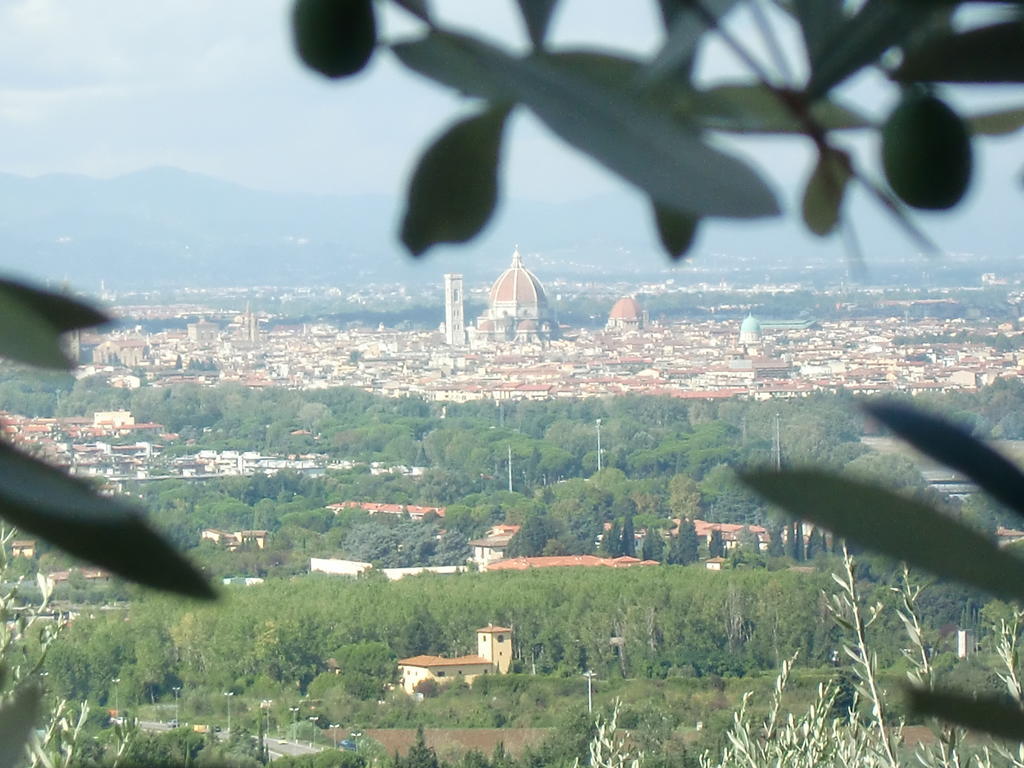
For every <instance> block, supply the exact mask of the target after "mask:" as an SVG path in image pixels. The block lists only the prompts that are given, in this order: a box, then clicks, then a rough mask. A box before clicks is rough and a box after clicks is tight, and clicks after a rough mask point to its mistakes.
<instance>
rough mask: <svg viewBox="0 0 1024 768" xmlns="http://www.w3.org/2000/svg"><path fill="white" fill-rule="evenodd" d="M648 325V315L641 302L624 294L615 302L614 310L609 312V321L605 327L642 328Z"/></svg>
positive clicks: (612, 329) (611, 328)
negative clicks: (645, 313) (641, 307)
mask: <svg viewBox="0 0 1024 768" xmlns="http://www.w3.org/2000/svg"><path fill="white" fill-rule="evenodd" d="M645 325H647V317H646V316H645V315H644V311H643V310H642V309H640V304H639V302H638V301H637V300H636V299H634V298H633V297H632V296H624V297H623V298H621V299H619V300H618V301H616V302H615V304H614V306H613V307H612V311H611V312H609V313H608V322H607V323H606V324H605V328H606V329H607V330H609V331H614V330H621V331H629V330H633V331H636V330H642V329H643V327H644V326H645Z"/></svg>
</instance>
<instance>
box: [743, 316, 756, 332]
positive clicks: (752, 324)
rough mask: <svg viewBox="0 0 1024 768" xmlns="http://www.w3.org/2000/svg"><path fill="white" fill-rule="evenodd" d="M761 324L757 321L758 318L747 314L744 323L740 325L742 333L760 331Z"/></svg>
mask: <svg viewBox="0 0 1024 768" xmlns="http://www.w3.org/2000/svg"><path fill="white" fill-rule="evenodd" d="M760 332H761V324H760V323H759V322H757V318H756V317H754V316H753V315H747V316H746V317H745V318H744V319H743V324H742V325H741V326H740V333H760Z"/></svg>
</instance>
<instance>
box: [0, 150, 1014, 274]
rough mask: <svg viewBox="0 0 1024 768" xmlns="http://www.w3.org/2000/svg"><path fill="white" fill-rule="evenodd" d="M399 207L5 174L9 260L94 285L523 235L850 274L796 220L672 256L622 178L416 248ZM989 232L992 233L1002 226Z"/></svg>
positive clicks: (475, 264)
mask: <svg viewBox="0 0 1024 768" xmlns="http://www.w3.org/2000/svg"><path fill="white" fill-rule="evenodd" d="M1016 203H1017V204H1018V205H1019V203H1020V201H1019V200H1018V201H1016ZM400 207H401V202H400V201H398V200H395V199H389V198H384V197H339V196H326V195H298V194H281V193H276V192H267V191H259V190H253V189H247V188H245V187H241V186H238V185H236V184H232V183H229V182H225V181H221V180H218V179H214V178H211V177H208V176H203V175H200V174H196V173H190V172H186V171H181V170H177V169H173V168H154V169H150V170H145V171H140V172H137V173H132V174H128V175H125V176H119V177H116V178H112V179H95V178H89V177H84V176H71V175H49V176H41V177H37V178H25V177H20V176H13V175H7V174H0V270H2V271H3V272H5V273H8V274H11V273H14V274H18V275H22V276H28V277H31V278H34V279H35V280H37V281H61V280H64V279H67V280H69V281H70V282H71V284H72V285H73V286H75V287H76V288H79V289H84V290H86V291H90V292H91V291H94V290H95V289H96V288H97V287H98V285H99V282H100V281H104V282H105V283H106V285H107V286H109V287H111V288H118V289H126V288H156V287H170V286H196V285H205V286H232V285H234V286H252V285H325V284H326V285H339V286H346V285H348V286H351V285H353V284H365V283H371V282H392V283H393V282H406V283H411V284H416V283H422V284H426V283H427V282H436V281H438V280H439V279H440V275H441V274H442V273H444V272H450V271H458V272H463V273H464V274H466V277H467V279H468V280H477V279H487V278H489V277H492V276H494V275H495V274H497V272H498V271H500V270H501V269H502V268H504V267H505V266H506V265H507V263H508V262H509V259H510V256H511V251H512V248H513V246H514V245H515V244H517V243H518V244H519V245H520V247H521V248H522V250H523V253H524V254H525V255H526V256H527V263H528V265H529V266H530V267H531V268H533V269H534V270H535V271H537V272H538V273H539V274H541V276H542V278H543V279H545V280H550V279H553V278H556V277H566V278H569V279H579V278H583V279H593V280H604V281H611V280H616V279H628V280H640V279H665V278H669V277H678V278H680V279H684V280H685V279H702V280H711V279H721V278H722V277H724V276H726V275H728V274H733V275H735V274H742V273H749V274H750V276H751V278H752V279H754V278H755V277H756V279H763V277H764V276H765V275H766V274H767V272H766V270H767V271H773V272H774V271H776V270H778V269H779V268H780V267H781V268H785V269H786V270H787V271H790V272H793V273H794V274H799V270H802V269H806V268H807V267H808V265H815V264H817V265H821V264H831V265H833V268H832V269H830V272H832V271H834V272H835V273H836V275H837V276H838V277H839V278H841V276H842V273H843V271H844V270H845V262H844V257H843V251H842V249H841V248H840V247H839V246H838V244H837V243H836V242H832V241H828V242H826V243H823V242H822V241H818V240H814V239H812V238H810V237H809V236H807V235H806V234H804V233H803V232H802V231H801V230H800V229H799V228H798V227H797V226H795V225H794V223H793V222H792V221H785V220H784V221H781V222H769V223H741V224H737V223H729V224H727V225H725V224H723V225H718V226H716V227H715V228H713V229H712V231H711V232H710V234H705V235H702V238H701V240H700V241H699V246H698V249H697V251H698V255H697V257H696V259H695V260H693V261H692V262H691V263H689V264H688V265H687V266H685V267H684V268H683V269H682V270H679V269H675V270H673V269H672V265H671V264H670V263H669V262H668V260H667V259H666V258H665V257H664V256H663V255H662V254H661V253H660V252H659V250H658V247H657V245H656V241H655V236H654V231H653V226H652V225H651V223H650V221H649V216H648V214H647V211H646V208H645V206H644V205H643V204H642V202H640V201H638V200H637V199H636V198H635V197H634V196H631V195H629V194H628V193H627V192H623V194H621V195H615V196H606V197H600V198H594V199H590V200H581V201H573V202H569V203H559V204H550V203H537V202H529V201H522V200H512V201H507V202H505V203H504V204H503V205H502V207H501V209H500V210H499V214H498V216H497V217H496V221H494V222H493V223H492V224H491V226H490V227H489V228H488V229H487V231H486V232H485V233H484V235H483V236H482V237H481V238H479V239H478V240H477V241H475V242H474V243H472V244H470V245H467V246H461V247H449V248H439V249H436V252H431V254H429V255H427V256H426V257H424V258H423V259H421V260H419V261H415V260H413V259H411V258H409V257H408V256H407V255H406V254H405V252H404V250H403V249H402V246H401V244H400V243H399V242H398V241H397V238H396V235H395V232H396V230H397V218H398V216H399V215H400ZM859 215H860V214H858V216H859ZM865 215H866V216H867V222H866V224H867V236H862V240H863V241H864V244H865V250H866V251H867V252H868V254H869V256H870V255H871V253H873V252H874V253H881V254H883V256H884V257H885V258H888V257H896V256H904V255H907V254H911V253H912V252H913V250H914V249H913V248H912V247H910V246H909V245H907V244H906V243H905V242H903V243H901V244H898V245H895V246H894V245H893V239H892V236H891V234H890V235H884V234H883V235H881V236H875V234H874V233H875V227H874V223H875V222H877V221H878V218H879V215H878V213H877V212H872V213H869V214H865ZM860 228H861V227H860V226H859V229H860ZM947 229H949V228H948V227H947ZM1014 229H1015V228H1014ZM886 231H888V232H891V229H889V230H886ZM951 231H953V232H954V233H955V232H957V231H958V230H956V229H955V228H954V229H953V230H951ZM984 235H985V238H987V239H988V240H989V241H991V239H992V236H993V233H992V232H991V228H990V230H989V231H986V232H985V233H984ZM997 235H998V233H997ZM957 239H958V243H957V245H956V246H955V247H957V248H959V247H960V243H959V240H960V238H959V237H958V238H957ZM1005 240H1006V245H1005V247H1003V248H1000V250H999V252H998V253H997V254H994V255H998V256H999V257H1000V258H1005V257H1007V256H1015V255H1016V254H1015V253H1008V252H1006V251H1007V250H1008V249H1009V248H1010V246H1009V245H1008V244H1009V243H1010V242H1012V243H1013V247H1015V246H1016V237H1013V238H1011V237H1009V236H1007V237H1006V238H1005ZM869 260H870V259H869ZM737 270H738V272H737Z"/></svg>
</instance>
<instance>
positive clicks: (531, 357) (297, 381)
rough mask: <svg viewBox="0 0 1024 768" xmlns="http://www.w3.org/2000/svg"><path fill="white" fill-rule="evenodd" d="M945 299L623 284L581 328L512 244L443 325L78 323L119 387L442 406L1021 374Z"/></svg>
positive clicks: (248, 314)
mask: <svg viewBox="0 0 1024 768" xmlns="http://www.w3.org/2000/svg"><path fill="white" fill-rule="evenodd" d="M936 301H938V303H939V304H942V300H934V299H931V300H927V301H920V302H914V301H906V302H904V304H906V307H905V308H906V310H907V311H906V312H905V313H902V314H899V313H892V315H890V316H880V317H876V318H870V317H869V318H865V317H858V318H856V319H841V320H814V319H811V318H799V319H786V318H766V317H760V318H758V317H755V316H753V315H748V316H747V317H746V318H745V319H742V320H741V319H737V318H736V317H735V316H732V317H730V318H728V319H724V320H716V319H711V320H702V321H687V322H676V323H658V322H654V323H652V322H651V321H650V319H649V318H648V316H647V313H646V312H645V311H644V308H643V307H642V306H641V304H640V302H639V301H638V300H637V299H636V298H634V297H630V296H625V297H622V298H621V299H620V300H619V301H618V302H616V303H615V305H614V307H613V308H612V310H611V312H610V314H609V316H608V319H607V323H606V325H605V327H603V328H600V329H579V328H570V327H566V326H564V325H561V324H559V322H558V318H557V317H556V313H555V311H554V310H553V305H552V302H551V301H549V298H548V295H547V293H546V292H545V290H544V287H543V285H542V284H541V281H540V280H539V279H538V278H537V276H536V275H534V274H533V272H531V271H530V270H529V269H528V268H527V267H526V266H525V264H524V262H523V258H522V257H521V255H520V254H519V252H518V251H516V252H515V254H514V255H513V257H512V264H511V265H510V266H509V268H508V269H506V270H505V271H504V272H503V273H502V274H501V275H500V276H499V277H498V278H497V280H495V281H494V283H493V285H492V286H491V289H490V291H489V293H488V304H487V308H486V310H485V311H484V312H483V313H482V314H481V315H480V316H479V317H477V318H476V319H475V321H474V322H473V323H472V324H467V323H466V322H465V291H464V287H463V280H462V276H461V275H457V274H449V275H446V276H445V278H444V317H445V321H444V323H443V324H442V325H441V326H440V328H439V329H436V330H429V331H399V330H394V329H385V328H377V329H367V328H362V329H350V328H337V327H333V326H330V325H327V324H322V323H321V324H302V325H295V324H282V323H280V322H275V318H274V317H272V316H259V315H257V313H255V312H253V311H252V310H250V309H249V308H248V307H247V308H246V310H245V311H244V312H239V313H235V314H233V315H230V316H229V318H228V319H229V321H228V322H213V321H211V320H208V319H203V320H199V321H196V322H192V323H190V324H188V326H187V328H185V329H183V330H164V331H160V332H156V333H149V334H142V333H141V332H138V331H118V332H115V333H110V334H107V335H104V336H93V337H89V336H88V335H83V336H82V337H81V338H79V339H78V340H77V344H78V351H79V352H80V354H81V356H82V359H83V365H82V367H81V369H80V370H81V375H102V376H105V377H106V378H107V379H108V380H109V381H110V382H111V383H112V384H114V385H115V386H124V387H138V386H141V385H143V384H148V385H152V386H167V385H171V384H174V383H175V382H196V383H200V384H216V383H221V382H236V383H239V384H242V385H244V386H248V387H269V386H284V387H292V388H300V389H316V388H325V387H335V386H350V387H357V388H360V389H364V390H366V391H368V392H373V393H377V394H382V395H389V396H419V397H424V398H426V399H430V400H436V401H445V402H465V401H469V400H481V399H490V400H495V401H501V400H521V399H548V398H580V397H600V396H607V395H620V394H627V393H642V394H657V395H670V396H674V397H682V398H730V397H745V398H755V399H767V398H774V397H783V398H788V397H799V396H802V395H806V394H809V393H811V392H815V391H821V390H825V391H836V390H840V389H845V390H850V391H852V392H855V393H876V392H886V391H902V392H909V393H911V394H915V393H920V392H928V391H935V390H938V391H947V390H956V389H966V390H972V389H975V388H977V387H979V386H982V385H985V384H989V383H991V382H993V381H994V380H996V379H998V378H1000V377H1006V376H1018V375H1020V373H1021V369H1022V365H1024V359H1022V358H1024V353H1021V352H1019V351H1017V350H1009V351H1007V350H1005V349H1001V348H998V347H997V346H995V345H993V344H990V343H986V341H985V340H984V338H982V340H981V341H971V342H967V341H955V342H954V341H948V340H946V341H944V339H949V338H950V337H951V336H952V335H954V334H960V335H961V336H963V335H964V334H970V333H974V335H975V336H982V337H983V336H984V335H985V334H988V336H989V337H991V338H993V339H994V338H995V337H996V334H998V333H1000V332H1007V333H1014V332H1015V331H1014V329H1013V327H1012V326H1011V325H1010V324H1005V325H999V326H996V325H994V324H993V323H991V322H987V321H980V320H968V319H964V318H958V317H949V316H948V315H949V314H950V313H944V312H942V311H941V310H942V307H931V306H928V307H925V306H924V305H926V304H935V303H936ZM917 305H921V306H917ZM936 309H937V310H939V311H931V310H936ZM918 310H923V311H918ZM901 337H902V338H901ZM898 338H901V343H896V340H897V339H898ZM908 339H910V341H908ZM914 339H918V341H914Z"/></svg>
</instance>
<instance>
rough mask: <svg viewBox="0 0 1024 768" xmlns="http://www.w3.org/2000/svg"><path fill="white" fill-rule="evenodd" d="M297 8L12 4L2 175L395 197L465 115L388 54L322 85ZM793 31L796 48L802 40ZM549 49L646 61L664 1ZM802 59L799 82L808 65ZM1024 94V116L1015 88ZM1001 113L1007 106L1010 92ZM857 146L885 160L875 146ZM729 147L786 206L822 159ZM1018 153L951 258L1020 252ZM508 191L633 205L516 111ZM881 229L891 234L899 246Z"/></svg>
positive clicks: (593, 13)
mask: <svg viewBox="0 0 1024 768" xmlns="http://www.w3.org/2000/svg"><path fill="white" fill-rule="evenodd" d="M432 5H433V6H434V7H435V8H436V9H437V10H438V11H439V14H440V17H441V18H442V19H443V20H444V21H446V22H449V23H451V24H455V25H458V26H464V27H467V28H471V29H474V30H476V31H478V32H482V33H484V34H487V35H489V36H491V37H493V38H495V39H498V40H501V41H503V42H505V43H506V44H508V45H511V46H516V45H519V46H522V45H524V41H525V35H524V31H523V27H522V23H521V21H520V19H519V18H518V14H517V12H516V8H515V3H514V2H513V1H512V0H440V1H438V0H435V2H434V3H433V4H432ZM624 8H626V9H628V11H624V10H623V9H624ZM289 9H290V0H215V1H214V2H210V0H146V2H138V0H74V2H68V0H4V2H3V3H0V172H6V173H14V174H20V175H29V176H35V175H40V174H46V173H79V174H86V175H91V176H99V177H109V176H114V175H118V174H123V173H128V172H131V171H136V170H140V169H144V168H148V167H153V166H173V167H178V168H182V169H185V170H190V171H196V172H200V173H204V174H208V175H211V176H215V177H218V178H222V179H226V180H229V181H233V182H237V183H239V184H242V185H245V186H250V187H255V188H260V189H269V190H275V191H287V192H304V193H308V192H315V193H332V194H373V195H385V196H399V197H400V196H401V195H402V194H403V191H404V188H405V182H406V179H407V177H408V175H409V173H410V171H411V168H412V167H413V164H414V162H415V160H416V158H417V157H418V155H419V153H420V152H421V151H422V148H423V147H424V146H425V144H426V142H428V141H429V140H430V139H431V138H432V137H434V136H436V135H437V134H438V133H439V132H440V131H441V130H442V129H443V127H444V126H445V125H446V124H448V123H449V122H450V121H451V120H452V119H453V118H454V117H455V116H457V115H458V114H459V113H460V111H462V110H465V109H466V105H465V103H464V102H460V100H459V99H458V98H457V97H455V96H453V95H452V94H450V93H449V92H447V91H445V90H443V89H441V88H440V87H437V86H434V85H432V84H431V83H429V82H427V81H425V80H423V79H421V78H419V77H417V76H415V75H411V74H408V73H406V72H405V71H404V70H403V69H402V68H401V67H400V66H399V65H397V63H396V62H395V60H394V59H393V58H392V57H390V55H388V54H386V53H383V54H380V55H377V56H375V57H374V60H373V62H372V64H371V65H370V67H369V68H368V69H367V71H365V72H364V73H363V74H361V75H359V76H357V77H355V78H352V79H349V80H344V81H340V82H334V81H327V80H325V79H324V78H322V77H319V76H318V75H315V74H314V73H311V72H309V71H307V70H306V69H304V68H303V67H302V66H301V65H300V64H299V62H298V61H297V59H296V57H295V55H294V53H293V51H292V46H291V40H290V30H289V25H288V16H289ZM383 22H384V23H383V27H384V31H385V34H386V35H388V36H390V37H398V36H401V35H403V34H408V33H409V31H410V30H412V29H413V28H414V27H413V26H411V25H410V23H409V21H408V18H407V17H406V16H405V15H404V14H403V12H401V11H397V10H396V11H390V12H388V13H387V14H386V16H385V18H384V20H383ZM732 23H733V26H734V29H735V30H736V32H737V34H739V35H741V36H742V38H743V39H744V40H747V41H754V42H751V45H752V46H753V49H754V51H755V53H757V54H761V55H763V50H762V49H761V48H760V47H759V46H758V45H757V44H756V35H752V34H751V32H752V29H751V26H750V23H749V19H746V18H743V16H742V14H741V15H739V16H737V17H736V18H734V19H733V22H732ZM782 34H783V39H784V42H785V44H786V45H787V46H789V47H792V46H791V43H792V42H793V41H794V40H795V38H796V32H795V30H793V29H783V31H782ZM551 37H552V42H553V43H554V44H555V45H556V46H559V45H578V44H588V45H591V46H598V47H608V48H613V49H621V50H628V51H633V52H637V53H641V54H651V53H653V52H654V51H656V50H657V48H658V45H659V44H660V42H661V30H660V19H659V17H658V14H657V3H656V2H654V0H650V1H649V2H640V1H638V0H633V2H630V3H626V4H624V3H622V2H618V1H616V0H563V1H562V3H561V5H560V7H559V9H558V12H557V13H556V16H555V18H554V22H553V27H552V35H551ZM790 60H791V63H792V65H793V66H794V67H795V68H796V69H797V70H799V69H800V64H801V62H800V61H799V60H798V57H797V56H795V55H793V56H791V57H790ZM701 72H702V76H703V78H704V79H705V80H706V81H709V82H710V81H715V80H722V79H729V78H730V77H731V78H735V77H736V76H738V75H739V74H741V73H742V68H741V67H740V66H739V65H738V64H737V62H736V61H735V60H734V59H732V57H731V56H730V55H729V54H728V53H727V52H726V51H725V50H724V49H723V48H722V47H721V46H709V47H708V49H707V50H706V51H705V52H704V53H703V55H702V58H701ZM846 95H847V96H848V97H849V98H851V99H853V100H854V101H857V102H858V103H860V104H862V105H863V106H864V108H865V109H866V110H867V111H868V112H869V113H871V114H873V115H875V116H882V115H884V114H885V112H886V111H887V109H888V108H889V107H890V105H891V104H892V103H893V100H894V99H895V98H896V94H895V92H894V91H893V89H891V88H887V87H885V86H884V85H883V84H881V82H880V80H879V79H877V78H876V79H872V77H871V76H870V75H868V76H867V77H862V78H860V79H858V80H857V81H855V82H853V83H852V84H851V85H850V87H848V88H847V89H846ZM1015 95H1016V101H1017V102H1018V103H1024V95H1022V94H1021V92H1020V91H1019V89H1018V90H1017V91H1016V94H1015ZM996 100H997V101H998V100H1002V101H1005V100H1006V95H1005V93H1003V92H998V93H997V94H996ZM849 143H850V144H851V146H853V147H854V148H855V149H856V150H857V151H858V152H860V153H861V155H862V156H863V157H864V158H866V160H865V162H867V163H868V164H869V165H870V164H872V163H874V164H875V165H877V163H876V162H875V159H874V154H875V148H874V147H872V146H871V145H870V143H869V142H866V141H859V140H856V139H852V140H850V142H849ZM730 146H731V147H732V148H733V149H734V151H736V152H738V153H739V154H741V155H743V156H745V157H748V158H750V159H752V160H753V161H754V162H756V163H757V164H758V166H759V167H761V168H763V169H764V170H765V175H766V176H767V177H768V178H770V179H771V180H772V181H771V183H772V185H773V186H774V188H775V189H776V190H778V192H779V193H780V196H781V197H782V200H783V203H784V205H785V206H786V207H787V208H789V209H790V210H791V211H792V208H793V206H794V203H795V202H796V201H798V199H799V189H800V185H801V183H802V181H803V179H804V178H805V177H806V176H807V174H808V173H809V171H810V164H811V162H812V160H813V157H812V154H811V152H810V151H809V148H808V146H807V144H806V142H805V141H799V140H798V141H778V140H768V141H759V142H758V141H753V142H746V143H744V144H741V145H735V144H732V145H730ZM1022 148H1024V143H1022V141H1021V140H1020V139H1016V138H1015V139H1011V140H1005V139H1004V140H1000V141H996V142H993V143H992V144H991V145H990V146H989V147H988V148H987V149H986V150H985V154H984V155H983V163H982V168H981V171H980V173H979V182H978V183H977V184H975V189H974V190H973V191H972V195H971V198H970V199H969V200H968V204H967V205H966V206H965V210H964V212H962V213H959V214H957V215H955V216H953V217H947V218H945V219H943V220H941V221H937V223H936V226H937V228H938V231H939V232H940V234H942V235H943V236H946V235H947V234H949V233H952V235H951V242H952V244H951V246H950V248H951V249H953V250H957V249H962V247H963V245H964V243H969V242H971V238H972V237H973V238H976V239H977V238H980V239H981V240H982V241H984V240H985V238H987V237H989V236H990V235H991V236H993V237H997V238H999V242H1000V247H1001V248H1005V247H1010V244H1011V243H1012V242H1013V240H1014V236H1015V231H1016V229H1015V228H1011V227H1010V226H1009V224H1006V223H1004V225H1003V230H1001V231H1000V232H998V233H995V232H993V231H992V228H993V226H997V225H996V224H995V223H994V222H997V223H998V222H1006V220H1007V219H1010V220H1011V221H1012V220H1013V219H1014V218H1015V216H1016V209H1017V208H1018V207H1019V205H1020V202H1021V199H1020V195H1021V192H1022V190H1021V185H1020V179H1019V175H1020V167H1021V162H1022V161H1021V158H1022V157H1024V153H1022V152H1021V149H1022ZM503 190H504V194H505V195H507V196H509V197H512V198H523V199H529V200H538V201H560V200H572V199H581V198H587V197H590V196H593V195H600V194H609V193H614V194H627V195H628V194H632V193H630V192H627V191H624V185H623V183H622V182H621V181H619V180H618V179H616V178H614V177H613V176H612V175H611V174H609V173H607V172H606V171H604V170H603V169H601V168H600V167H598V166H596V165H595V164H594V163H593V162H592V161H590V160H589V159H588V158H586V157H583V156H581V155H580V154H579V153H577V152H576V151H575V150H573V149H571V148H568V147H566V146H565V145H564V144H562V143H561V142H559V141H558V140H556V139H553V138H551V137H550V135H549V134H547V132H546V131H545V130H544V128H543V127H542V126H540V125H539V124H538V123H537V122H536V121H535V120H534V119H533V118H532V117H530V116H529V115H528V114H523V113H522V111H520V112H517V115H516V118H515V120H514V122H513V124H512V130H511V131H510V140H509V142H508V145H507V147H506V150H505V155H504V167H503ZM860 209H863V210H864V211H865V212H864V213H863V214H861V213H857V215H863V216H868V217H870V220H871V221H872V222H875V221H881V220H883V219H884V217H883V216H881V215H880V214H879V212H878V211H871V210H869V207H868V206H866V204H865V203H864V201H860V202H858V203H857V204H856V206H855V210H857V211H859V210H860ZM790 215H791V216H792V213H791V214H790ZM979 217H980V218H979ZM979 222H980V223H979ZM791 224H792V222H790V223H789V224H787V225H786V226H790V225H791ZM879 226H881V227H882V228H883V230H882V231H883V232H884V233H885V234H884V237H889V236H890V235H892V236H896V235H895V230H893V229H892V228H891V227H889V228H888V229H886V226H887V225H886V224H884V223H881V224H879ZM997 228H998V227H997ZM707 245H708V247H711V248H713V242H712V243H709V244H707Z"/></svg>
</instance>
